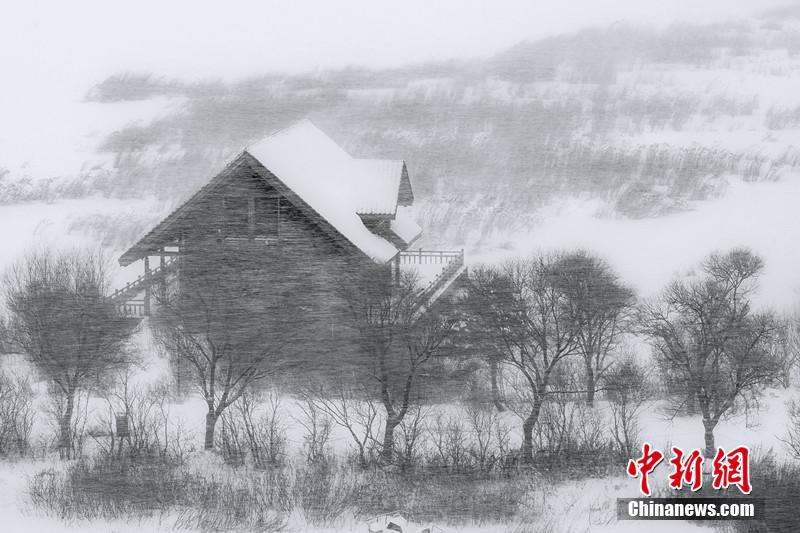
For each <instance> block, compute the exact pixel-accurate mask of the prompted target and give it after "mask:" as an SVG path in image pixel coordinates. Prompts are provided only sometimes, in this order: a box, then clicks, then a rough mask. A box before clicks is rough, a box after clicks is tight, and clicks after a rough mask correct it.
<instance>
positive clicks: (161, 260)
mask: <svg viewBox="0 0 800 533" xmlns="http://www.w3.org/2000/svg"><path fill="white" fill-rule="evenodd" d="M158 266H159V267H160V268H161V274H160V275H161V280H160V281H159V284H158V287H159V289H160V293H161V294H160V296H161V301H163V302H166V301H167V270H166V267H167V261H166V257H165V255H164V247H163V246H162V247H161V257H160V258H159V265H158Z"/></svg>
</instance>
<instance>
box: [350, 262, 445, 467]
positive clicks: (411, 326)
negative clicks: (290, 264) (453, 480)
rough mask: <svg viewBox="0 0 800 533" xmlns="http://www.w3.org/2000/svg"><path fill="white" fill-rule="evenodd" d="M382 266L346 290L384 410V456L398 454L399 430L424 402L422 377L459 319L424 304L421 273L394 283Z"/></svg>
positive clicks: (366, 371)
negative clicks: (421, 399)
mask: <svg viewBox="0 0 800 533" xmlns="http://www.w3.org/2000/svg"><path fill="white" fill-rule="evenodd" d="M385 274H386V272H385V271H384V270H382V269H379V268H378V269H375V270H374V271H371V272H369V273H368V274H366V275H360V276H357V277H354V278H352V279H346V280H345V281H344V282H343V283H342V285H341V289H342V294H343V296H344V300H345V301H346V302H347V306H348V308H349V310H350V314H351V317H352V318H353V323H354V324H355V328H356V330H357V331H358V335H357V336H358V345H359V348H360V350H359V353H360V355H361V357H358V358H357V359H360V360H362V364H361V367H362V368H361V375H362V376H363V377H365V378H366V380H368V382H369V383H370V384H372V385H374V388H375V394H376V396H377V398H378V399H379V400H380V402H381V404H382V406H383V408H384V411H385V418H384V422H385V423H384V432H383V444H382V450H381V456H382V459H383V460H384V461H389V460H391V459H392V457H393V454H394V430H395V428H397V426H399V425H400V423H401V422H402V421H403V419H404V417H405V416H406V414H407V413H408V411H409V409H410V408H411V407H412V406H413V404H414V403H415V401H416V402H418V401H419V398H418V397H416V396H417V395H418V392H419V391H418V388H417V385H418V383H417V381H418V379H417V378H418V377H419V376H420V374H421V372H422V371H423V370H424V369H425V368H426V367H427V365H428V363H429V362H430V361H431V359H432V358H433V357H436V356H441V355H444V354H445V351H446V347H447V346H449V343H450V341H451V339H452V335H453V333H454V331H455V328H456V325H457V320H456V318H455V316H454V315H452V314H450V313H447V312H443V311H442V307H440V306H433V307H429V308H426V309H425V310H424V312H421V311H420V308H419V305H418V304H419V294H420V289H419V287H418V284H417V276H416V275H413V274H406V275H403V276H401V278H400V279H399V280H396V281H395V282H390V281H389V279H388V278H387V277H386V276H385Z"/></svg>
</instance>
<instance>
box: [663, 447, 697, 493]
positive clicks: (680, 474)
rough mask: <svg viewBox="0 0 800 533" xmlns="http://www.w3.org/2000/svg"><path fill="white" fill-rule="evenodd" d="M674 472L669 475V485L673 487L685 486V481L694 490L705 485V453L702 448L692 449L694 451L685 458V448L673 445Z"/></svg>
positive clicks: (672, 462) (671, 461)
mask: <svg viewBox="0 0 800 533" xmlns="http://www.w3.org/2000/svg"><path fill="white" fill-rule="evenodd" d="M672 454H673V455H672V459H670V461H669V464H671V465H672V473H671V474H670V475H669V486H670V487H672V488H673V489H680V488H683V485H684V483H685V484H686V485H689V486H690V487H691V488H692V490H693V491H698V490H700V488H701V487H702V486H703V454H702V453H700V450H692V453H690V454H689V455H687V456H686V458H684V454H683V450H681V449H680V448H678V447H675V446H673V448H672Z"/></svg>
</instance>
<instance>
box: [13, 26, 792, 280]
mask: <svg viewBox="0 0 800 533" xmlns="http://www.w3.org/2000/svg"><path fill="white" fill-rule="evenodd" d="M798 82H800V11H797V10H784V11H782V12H775V13H773V14H771V15H764V16H762V17H761V18H755V19H751V20H743V21H739V22H737V23H735V24H726V25H711V26H709V25H706V26H691V25H679V26H672V27H669V28H667V29H664V30H659V31H655V30H646V29H640V28H635V27H628V26H624V25H614V26H611V27H609V28H605V29H593V30H583V31H581V32H578V33H576V34H572V35H565V36H560V37H554V38H550V39H545V40H541V41H536V42H529V43H521V44H519V45H517V46H515V47H513V48H511V49H509V50H507V51H505V52H502V53H499V54H497V55H495V56H494V57H492V58H489V59H487V60H473V61H454V62H448V63H436V64H423V65H412V66H408V67H404V68H398V69H391V70H365V69H355V68H353V69H345V70H337V71H325V72H317V73H314V74H308V75H277V74H275V75H266V76H262V77H257V78H252V79H247V80H242V81H237V82H221V81H220V82H214V81H207V82H187V81H181V80H173V79H164V78H161V77H159V76H158V75H157V74H152V75H150V74H127V73H120V74H118V75H114V76H111V77H109V78H107V79H105V80H98V83H97V84H96V85H95V86H93V87H87V88H86V89H85V92H84V94H83V97H82V100H80V101H77V100H76V101H70V102H68V103H64V105H63V106H62V107H61V108H58V109H56V107H57V106H56V104H55V103H50V104H48V106H50V107H53V109H52V110H48V111H47V113H43V114H42V116H41V117H38V120H39V121H40V122H41V124H39V122H37V120H32V121H31V126H30V128H29V131H26V132H21V133H20V134H18V135H14V136H13V143H12V142H11V140H12V139H11V137H9V138H8V139H5V138H4V139H3V141H4V142H3V143H2V145H0V202H2V204H3V206H2V207H0V211H3V212H4V214H3V217H4V218H5V217H6V216H10V213H11V211H7V210H8V209H11V210H14V209H19V207H15V205H19V203H20V202H30V201H40V202H41V201H44V202H56V203H58V204H59V205H60V206H62V207H59V208H58V209H62V208H65V207H64V206H66V205H73V206H75V208H76V212H75V213H73V214H72V215H70V221H69V223H68V224H66V225H59V230H66V231H67V233H70V234H71V235H73V236H75V235H79V236H82V237H83V238H86V239H88V240H89V241H96V240H99V241H100V242H102V243H103V244H104V245H106V246H109V247H110V248H111V249H112V250H114V251H118V250H121V249H122V248H124V247H125V246H126V245H128V244H130V243H131V242H132V241H133V240H135V239H136V238H137V237H139V236H140V235H141V233H142V232H143V231H144V230H146V229H147V227H148V226H149V225H150V224H152V223H153V222H155V221H156V220H158V218H159V217H160V216H162V215H163V214H165V213H166V212H168V211H169V210H170V209H171V208H172V207H174V206H175V205H176V204H178V203H179V202H180V201H181V200H182V199H184V198H185V197H186V196H187V195H188V194H190V193H191V192H192V191H193V190H195V189H196V188H197V187H198V186H200V185H201V184H203V183H204V182H205V181H207V180H208V179H209V178H210V177H211V176H212V175H213V174H214V173H215V172H216V171H218V170H219V169H220V168H222V166H223V165H224V164H225V162H226V161H228V160H230V159H231V158H232V157H233V156H235V155H236V154H237V153H238V152H239V151H240V150H241V149H242V148H243V147H244V146H246V145H248V144H249V143H251V142H253V141H254V140H256V139H258V138H260V137H262V136H264V135H265V134H266V133H268V132H270V131H272V130H274V129H276V128H278V127H281V126H284V125H286V124H287V123H289V122H290V121H293V120H295V119H297V118H300V117H303V116H308V117H310V118H311V119H312V120H314V121H315V123H316V124H318V125H319V126H320V127H321V128H322V129H323V130H325V131H328V132H330V133H331V135H332V136H333V137H334V139H335V140H336V141H337V142H338V143H340V144H341V145H342V146H343V147H344V148H345V149H346V150H348V151H349V152H350V153H352V154H353V155H354V156H356V157H379V158H392V159H398V158H402V159H405V160H406V161H407V164H408V168H409V174H410V176H411V179H412V181H413V183H414V186H415V192H416V197H417V201H416V205H417V214H418V218H419V221H420V223H421V225H422V226H423V228H424V229H425V234H424V237H423V240H422V241H421V242H420V244H422V245H423V246H447V247H457V248H460V247H464V248H466V249H467V250H468V251H472V252H473V253H474V255H475V256H476V257H479V258H485V257H490V256H492V255H493V254H497V253H502V252H503V251H506V252H508V251H527V250H528V249H530V248H532V247H535V246H558V245H561V244H562V243H565V242H569V243H570V244H580V245H589V246H595V247H599V248H600V249H601V251H607V252H609V253H611V254H618V253H621V252H620V251H619V250H615V249H613V247H611V248H609V247H607V246H605V247H604V245H603V243H602V241H603V237H599V236H598V237H596V238H594V237H590V236H591V235H592V233H591V231H589V228H590V227H598V226H596V225H595V223H594V222H593V221H594V220H596V219H598V218H600V219H602V220H603V222H601V223H600V224H602V227H603V228H605V229H607V230H609V231H611V232H612V233H613V231H614V228H621V227H624V228H626V229H625V230H623V234H614V236H613V237H610V238H609V239H610V240H613V241H615V242H625V241H620V237H621V236H623V235H624V237H623V238H624V239H627V241H628V242H630V243H631V244H632V246H635V243H636V239H635V237H633V236H631V235H630V234H629V233H630V232H631V231H634V230H632V229H629V228H633V227H644V226H648V227H649V226H651V225H655V226H659V227H662V226H663V227H664V228H666V229H665V232H666V234H670V233H671V234H672V235H678V234H680V233H682V232H683V230H682V229H681V228H683V227H685V224H694V222H692V220H693V218H692V217H691V215H689V214H688V213H687V214H684V215H681V214H680V213H681V212H688V211H691V210H693V209H701V210H702V209H717V208H715V207H712V205H716V204H713V202H712V203H708V202H707V200H714V199H716V198H720V197H722V196H724V195H725V194H726V193H730V194H732V195H734V196H735V197H736V198H740V197H741V195H740V193H739V192H737V191H741V190H742V189H741V187H743V186H744V185H742V184H743V183H746V182H769V181H777V180H787V184H786V185H785V186H781V187H785V188H787V190H789V189H793V188H794V187H793V185H790V184H788V182H789V181H791V180H793V179H796V178H797V175H798V174H799V173H800V168H798V166H800V150H799V149H800V147H798V145H797V142H796V139H797V138H798V137H797V136H798V133H800V93H798V92H797V91H795V90H792V88H793V87H796V86H800V84H798ZM53 117H55V118H56V119H57V120H55V121H54V120H53ZM33 119H37V117H33ZM36 124H39V128H38V129H37V127H36ZM748 190H749V189H748ZM757 190H758V191H762V190H763V191H767V190H773V189H761V188H757ZM759 194H760V193H756V195H755V196H754V198H755V197H758V198H761V199H763V200H764V201H767V202H768V201H770V200H769V198H772V199H774V200H776V201H779V200H780V199H779V198H778V196H775V195H772V196H770V193H766V192H765V193H764V195H761V196H759ZM781 194H782V193H781ZM736 195H739V196H736ZM765 195H766V196H765ZM87 197H93V200H92V201H91V202H88V203H87V202H84V201H83V200H81V201H80V202H77V203H69V204H64V203H63V199H75V200H77V199H81V198H87ZM767 197H769V198H767ZM106 200H108V201H109V202H110V203H108V204H107V205H102V204H103V203H104V202H105V201H106ZM119 201H124V202H129V203H130V205H131V206H135V207H131V208H127V207H120V205H121V204H118V203H115V202H119ZM732 202H733V203H728V204H720V205H728V206H729V207H731V208H732V207H734V204H735V208H736V209H739V210H741V209H747V208H748V205H747V200H746V199H744V200H741V199H740V200H733V201H732ZM125 205H128V203H126V204H125ZM89 206H96V208H95V207H89ZM559 206H561V207H559ZM563 206H573V207H568V208H567V210H566V211H564V207H563ZM575 206H579V207H577V208H575ZM753 208H754V209H755V208H756V207H755V206H753ZM575 209H578V212H576V211H575ZM759 209H760V207H759ZM763 209H764V212H765V213H769V212H770V211H771V210H770V208H769V207H768V206H764V207H763ZM728 213H729V215H728V216H729V218H736V217H737V216H738V214H737V213H734V212H732V211H728ZM553 216H555V217H556V218H555V219H553V218H552V217H553ZM654 216H656V217H661V220H662V222H658V223H655V222H653V223H650V222H635V223H633V225H632V226H629V225H627V224H623V222H622V221H624V220H628V219H647V218H649V217H654ZM565 217H566V219H568V220H569V223H568V226H569V227H565V226H564V224H563V221H564V220H565ZM682 217H683V218H682ZM558 220H562V222H558ZM581 221H585V226H582V225H581V224H583V222H581ZM615 221H619V222H615ZM553 224H557V225H558V224H561V226H560V227H561V228H562V229H558V228H553ZM795 226H796V225H795ZM730 227H731V226H730V224H728V223H722V222H720V225H719V231H720V232H722V234H724V235H729V236H730V238H729V239H728V240H731V239H733V235H735V233H733V232H731V231H728V232H727V233H726V231H727V230H728V229H730ZM783 227H784V228H786V227H788V226H783ZM709 231H710V230H709ZM625 232H628V233H625ZM545 233H546V236H544V235H545ZM576 233H581V234H582V237H581V238H577V237H576V236H575V234H576ZM570 234H572V235H573V237H569V238H567V240H566V241H561V240H560V236H561V235H570ZM739 234H740V235H741V232H740V233H739ZM28 235H29V236H30V235H31V233H30V232H28ZM21 236H22V234H21V233H18V232H17V234H16V235H15V240H18V239H19V238H21ZM784 236H785V239H783V240H780V242H776V244H775V249H776V250H777V249H778V247H782V246H785V245H786V244H787V243H789V242H791V241H792V240H793V239H794V238H795V237H794V236H792V235H791V234H789V235H787V234H786V232H785V230H784ZM723 240H724V239H723ZM703 242H704V243H705V241H703ZM714 242H719V241H718V240H717V241H714ZM739 244H749V242H739ZM703 246H706V244H704V245H703ZM666 249H669V247H667V248H666ZM704 251H705V250H703V252H704ZM698 254H701V252H700V251H699V250H697V253H694V252H693V253H692V254H691V255H692V256H693V257H691V258H688V257H686V256H684V255H681V257H680V260H679V261H676V260H674V259H675V256H674V255H673V254H671V255H670V258H671V259H669V258H668V259H665V262H664V266H663V267H661V268H662V269H667V270H669V272H670V273H671V272H672V271H673V270H674V269H675V268H679V267H680V266H681V265H685V264H688V263H690V262H691V261H692V260H694V259H696V258H695V257H694V256H695V255H698ZM679 255H680V254H679ZM768 255H769V254H768ZM777 255H778V256H779V255H780V254H777ZM769 259H770V258H769V257H768V264H769V263H770V261H769ZM777 260H778V261H780V260H781V259H780V257H778V259H777ZM656 268H657V269H658V267H656ZM784 269H786V267H784ZM641 270H642V269H641V268H637V269H636V271H637V272H641ZM661 281H662V276H659V283H660V282H661ZM640 285H642V284H640ZM651 286H652V284H650V285H648V286H647V287H646V288H648V289H649V288H650V287H651Z"/></svg>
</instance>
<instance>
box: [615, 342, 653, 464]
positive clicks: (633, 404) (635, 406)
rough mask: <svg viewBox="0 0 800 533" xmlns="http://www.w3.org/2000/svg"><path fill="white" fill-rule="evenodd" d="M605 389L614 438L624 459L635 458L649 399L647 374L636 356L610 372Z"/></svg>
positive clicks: (626, 359)
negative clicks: (640, 416) (641, 423)
mask: <svg viewBox="0 0 800 533" xmlns="http://www.w3.org/2000/svg"><path fill="white" fill-rule="evenodd" d="M605 387H606V390H607V395H608V399H609V403H610V406H611V422H612V425H611V435H612V437H613V438H614V442H615V443H616V445H617V449H618V450H619V453H620V455H621V456H622V457H624V458H628V457H632V456H633V454H634V452H635V450H636V448H637V447H638V445H639V443H638V440H639V420H638V419H639V414H640V413H641V411H642V409H643V408H644V406H645V404H646V403H647V399H648V398H649V397H650V390H649V387H648V380H647V375H646V373H645V371H644V369H643V368H642V366H641V365H639V364H638V363H637V362H636V360H635V359H634V358H633V356H630V355H629V356H627V357H625V358H624V359H622V360H621V361H617V363H616V364H615V365H614V366H613V367H612V368H611V369H610V370H609V372H608V373H607V374H606V376H605Z"/></svg>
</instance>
